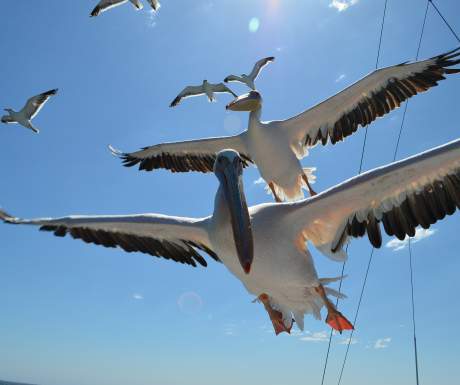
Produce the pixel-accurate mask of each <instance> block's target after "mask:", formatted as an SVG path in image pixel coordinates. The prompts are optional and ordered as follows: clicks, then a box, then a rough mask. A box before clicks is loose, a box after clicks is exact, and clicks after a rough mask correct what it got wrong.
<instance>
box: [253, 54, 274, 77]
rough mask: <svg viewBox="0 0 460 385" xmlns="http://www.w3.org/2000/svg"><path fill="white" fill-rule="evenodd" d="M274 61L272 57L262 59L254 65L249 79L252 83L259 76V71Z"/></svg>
mask: <svg viewBox="0 0 460 385" xmlns="http://www.w3.org/2000/svg"><path fill="white" fill-rule="evenodd" d="M274 60H275V57H274V56H269V57H266V58H263V59H260V60H259V61H258V62H257V63H256V64H254V68H253V69H252V71H251V73H250V74H249V77H250V78H251V79H252V80H253V81H254V80H256V79H257V77H258V76H259V73H260V71H261V70H262V68H264V67H265V66H266V65H267V64H268V63H271V62H272V61H274Z"/></svg>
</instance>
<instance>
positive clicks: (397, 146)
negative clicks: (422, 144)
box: [337, 0, 431, 385]
mask: <svg viewBox="0 0 460 385" xmlns="http://www.w3.org/2000/svg"><path fill="white" fill-rule="evenodd" d="M430 2H431V1H430V0H427V4H426V7H425V13H424V16H423V24H422V30H421V32H420V38H419V41H418V46H417V54H416V59H415V60H417V59H418V57H419V53H420V47H421V45H422V39H423V35H424V31H425V25H426V19H427V15H428V8H429V5H430ZM408 104H409V103H408V102H406V104H405V106H404V112H403V117H402V119H401V126H400V129H399V133H398V139H397V142H396V146H395V150H394V154H393V161H395V160H396V155H397V152H398V148H399V142H400V139H401V134H402V130H403V128H404V122H405V119H406V112H407V106H408ZM409 247H410V238H409ZM409 252H410V266H411V270H410V273H411V288H412V291H411V293H412V318H413V333H414V355H415V372H416V373H415V374H416V381H417V385H419V377H418V353H417V338H416V334H415V301H414V290H413V282H412V278H413V271H412V253H411V251H410V249H409ZM373 254H374V248H372V250H371V254H370V256H369V262H368V265H367V270H366V274H365V276H364V282H363V287H362V290H361V295H360V298H359V302H358V307H357V309H356V314H355V320H354V322H353V325H355V324H356V320H357V318H358V313H359V309H360V307H361V300H362V297H363V294H364V289H365V286H366V282H367V277H368V274H369V268H370V265H371V262H372V257H373ZM353 334H354V329H353V330H352V331H351V333H350V338H349V340H348V344H347V349H346V352H345V357H344V360H343V363H342V368H341V370H340V375H339V380H338V382H337V384H338V385H340V383H341V381H342V377H343V371H344V369H345V364H346V362H347V358H348V352H349V350H350V345H351V342H352V338H353Z"/></svg>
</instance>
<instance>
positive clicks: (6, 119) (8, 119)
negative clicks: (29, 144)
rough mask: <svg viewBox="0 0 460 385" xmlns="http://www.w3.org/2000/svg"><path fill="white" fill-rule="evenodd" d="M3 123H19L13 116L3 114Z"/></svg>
mask: <svg viewBox="0 0 460 385" xmlns="http://www.w3.org/2000/svg"><path fill="white" fill-rule="evenodd" d="M1 122H2V123H17V122H16V121H15V120H14V119H13V118H12V117H11V116H9V115H3V116H2V118H1Z"/></svg>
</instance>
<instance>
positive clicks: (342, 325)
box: [326, 310, 354, 334]
mask: <svg viewBox="0 0 460 385" xmlns="http://www.w3.org/2000/svg"><path fill="white" fill-rule="evenodd" d="M326 323H327V324H328V325H329V326H330V327H331V328H333V329H334V330H337V331H338V332H339V333H340V334H342V331H344V330H353V329H354V326H353V325H352V323H351V322H350V321H348V320H347V319H346V318H345V316H344V315H343V314H342V313H340V312H339V311H338V310H334V311H329V313H328V314H327V318H326Z"/></svg>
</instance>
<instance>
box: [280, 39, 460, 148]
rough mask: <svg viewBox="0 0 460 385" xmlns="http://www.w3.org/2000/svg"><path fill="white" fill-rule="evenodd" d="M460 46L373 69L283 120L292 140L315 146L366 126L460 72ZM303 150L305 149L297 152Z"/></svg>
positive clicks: (295, 144) (297, 144)
mask: <svg viewBox="0 0 460 385" xmlns="http://www.w3.org/2000/svg"><path fill="white" fill-rule="evenodd" d="M459 57H460V47H459V48H457V49H455V50H453V51H450V52H447V53H445V54H442V55H439V56H435V57H433V58H431V59H427V60H422V61H418V62H415V63H402V64H399V65H395V66H392V67H387V68H382V69H379V70H376V71H374V72H372V73H371V74H369V75H367V76H366V77H364V78H363V79H361V80H359V81H358V82H356V83H355V84H353V85H351V86H349V87H348V88H345V89H344V90H343V91H341V92H339V93H338V94H336V95H334V96H332V97H331V98H329V99H327V100H325V101H324V102H322V103H319V104H318V105H316V106H315V107H312V108H310V109H308V110H307V111H305V112H303V113H301V114H299V115H297V116H295V117H292V118H290V119H287V120H284V121H281V122H279V124H280V126H281V127H282V128H283V129H284V130H286V134H287V135H288V136H289V137H290V139H291V143H293V145H294V146H296V147H297V146H298V147H303V146H306V147H311V146H314V145H316V144H317V143H322V144H323V145H325V144H326V143H327V142H328V141H330V142H331V143H332V144H335V143H337V142H339V141H341V140H343V139H344V138H345V137H347V136H349V135H351V134H353V133H354V132H355V131H356V130H357V129H358V127H360V126H361V127H365V126H367V125H368V124H370V123H371V122H373V121H374V120H375V119H377V118H378V117H380V116H383V115H385V114H387V113H389V112H390V111H392V110H394V109H395V108H397V107H399V106H400V104H401V103H402V102H404V101H405V100H407V99H409V98H410V97H412V96H414V95H417V94H418V93H421V92H424V91H427V90H428V89H430V88H431V87H434V86H437V85H438V81H440V80H443V79H445V75H448V74H454V73H458V72H460V69H458V68H450V67H452V66H453V65H456V64H459V63H460V59H459ZM297 152H299V153H301V151H299V150H298V151H297Z"/></svg>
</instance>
